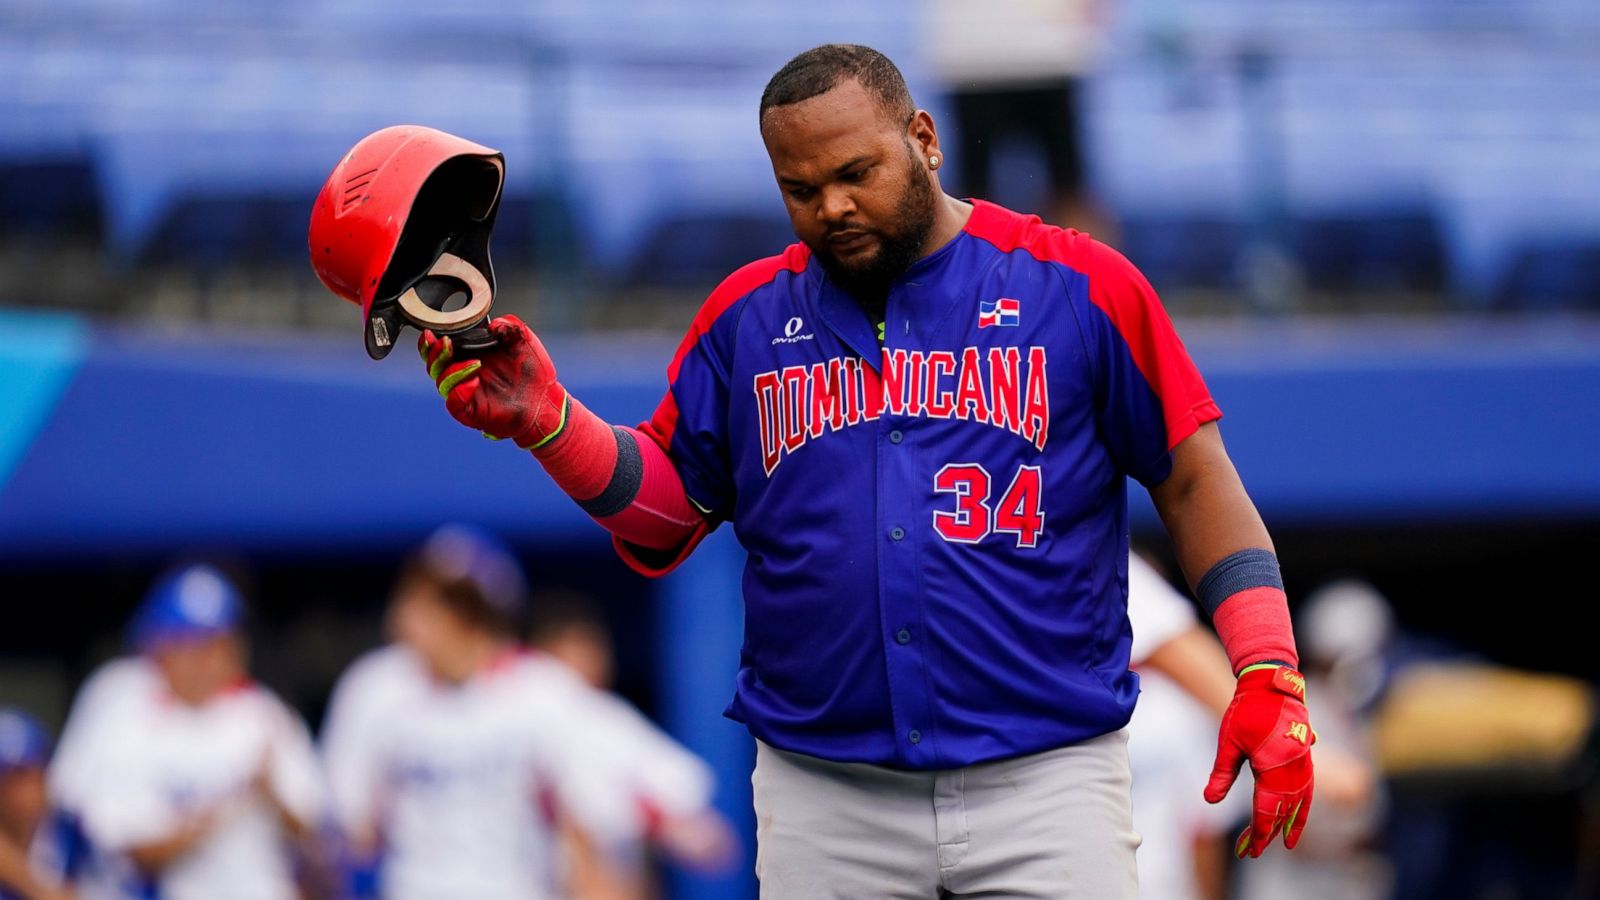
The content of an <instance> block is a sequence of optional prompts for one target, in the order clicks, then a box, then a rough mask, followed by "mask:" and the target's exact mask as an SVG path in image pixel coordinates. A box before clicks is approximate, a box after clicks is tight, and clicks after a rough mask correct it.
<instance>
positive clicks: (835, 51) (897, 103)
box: [760, 44, 917, 122]
mask: <svg viewBox="0 0 1600 900" xmlns="http://www.w3.org/2000/svg"><path fill="white" fill-rule="evenodd" d="M847 79H854V80H855V81H858V82H860V83H861V86H862V87H864V88H866V89H867V93H869V94H871V95H872V96H873V97H874V98H876V99H877V101H878V105H879V106H880V107H882V108H883V111H884V112H886V113H889V114H890V115H892V116H895V117H897V118H899V119H901V120H904V121H906V122H909V121H911V117H912V116H913V115H915V114H916V112H917V107H916V104H915V103H913V102H912V101H911V91H910V90H908V89H907V88H906V80H905V78H904V76H902V75H901V74H900V70H899V69H898V68H897V67H896V66H895V64H894V62H893V61H891V60H890V59H889V57H887V56H884V55H883V54H882V53H879V52H878V51H876V50H874V49H872V48H871V47H863V46H861V45H860V44H823V45H822V46H820V47H813V48H811V49H810V50H807V51H806V52H804V53H802V54H800V55H799V56H796V57H795V58H794V59H791V60H789V61H788V62H787V63H784V65H783V68H781V69H779V70H778V71H777V74H775V75H773V76H772V80H770V81H768V82H767V89H766V90H764V91H762V92H761V113H760V117H761V118H762V119H765V118H766V116H767V110H769V109H771V108H773V107H774V106H788V105H790V104H792V103H799V102H801V101H802V100H810V99H811V98H812V97H815V96H817V95H819V94H825V93H827V92H828V91H831V90H833V89H834V88H835V87H837V86H838V85H839V82H841V81H845V80H847Z"/></svg>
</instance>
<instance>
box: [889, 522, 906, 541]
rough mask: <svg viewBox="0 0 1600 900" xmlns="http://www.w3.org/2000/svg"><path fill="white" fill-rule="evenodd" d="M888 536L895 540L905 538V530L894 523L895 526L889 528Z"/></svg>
mask: <svg viewBox="0 0 1600 900" xmlns="http://www.w3.org/2000/svg"><path fill="white" fill-rule="evenodd" d="M889 537H892V538H894V539H895V540H897V541H901V540H905V537H906V530H905V529H904V528H901V527H900V526H899V525H896V526H895V527H893V528H891V529H889Z"/></svg>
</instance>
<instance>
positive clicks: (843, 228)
mask: <svg viewBox="0 0 1600 900" xmlns="http://www.w3.org/2000/svg"><path fill="white" fill-rule="evenodd" d="M841 234H852V235H853V234H870V235H872V236H873V237H883V232H881V231H879V230H878V229H876V228H869V227H867V226H865V225H860V224H857V223H854V222H846V223H845V224H843V225H836V226H834V227H832V228H829V229H828V230H827V231H825V232H823V233H822V239H823V240H824V241H831V240H833V239H834V238H836V237H838V236H839V235H841Z"/></svg>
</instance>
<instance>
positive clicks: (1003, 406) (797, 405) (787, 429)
mask: <svg viewBox="0 0 1600 900" xmlns="http://www.w3.org/2000/svg"><path fill="white" fill-rule="evenodd" d="M1024 353H1026V356H1024ZM1045 362H1046V359H1045V350H1044V348H1043V347H1028V348H1025V349H1024V348H1021V347H991V348H989V350H988V351H987V353H985V351H984V350H982V349H980V348H978V347H967V348H965V349H963V350H961V351H960V352H959V354H958V353H957V352H955V351H950V350H931V351H926V352H924V351H921V350H905V349H894V350H890V349H888V348H884V351H883V368H882V374H881V375H880V374H879V373H878V372H877V371H875V370H874V369H873V368H872V367H871V366H868V365H864V364H863V363H862V361H861V360H859V359H857V358H855V357H844V358H840V357H835V358H833V359H830V360H827V361H825V362H819V363H814V364H812V365H809V366H787V367H785V368H782V369H776V370H773V371H771V372H762V373H761V374H759V375H757V376H756V377H755V394H756V413H757V416H758V417H759V418H760V423H759V424H760V430H761V462H762V465H763V466H765V467H766V470H767V474H768V475H771V474H772V471H773V470H774V469H776V468H777V467H778V463H779V462H781V461H782V460H783V457H784V456H785V455H786V454H790V453H793V452H794V451H796V450H798V449H800V447H801V446H803V445H804V444H805V443H806V441H809V440H812V439H813V438H819V437H822V436H823V435H824V434H827V433H829V432H833V431H838V430H839V429H841V428H848V427H850V426H852V425H859V424H861V423H862V422H872V421H875V420H877V418H878V417H879V416H882V415H895V416H901V415H906V416H922V417H926V418H934V419H961V420H965V421H969V422H981V423H986V424H989V425H993V426H995V427H997V428H1004V429H1006V430H1007V431H1010V432H1012V433H1013V434H1017V435H1020V436H1021V437H1022V438H1023V440H1026V441H1029V442H1031V443H1032V444H1033V445H1034V446H1035V447H1037V448H1039V449H1040V450H1043V449H1044V445H1045V441H1046V440H1048V439H1049V435H1050V388H1049V385H1048V383H1047V381H1046V380H1045Z"/></svg>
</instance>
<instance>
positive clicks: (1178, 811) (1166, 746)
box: [1128, 552, 1246, 900]
mask: <svg viewBox="0 0 1600 900" xmlns="http://www.w3.org/2000/svg"><path fill="white" fill-rule="evenodd" d="M1128 621H1129V623H1130V624H1131V625H1132V627H1133V645H1132V647H1131V649H1130V653H1129V659H1130V662H1131V663H1132V665H1133V667H1134V669H1135V670H1136V671H1137V672H1138V673H1139V705H1138V706H1137V707H1136V708H1135V709H1134V711H1133V719H1132V721H1131V722H1129V724H1128V761H1129V765H1130V767H1131V769H1132V772H1133V824H1134V828H1135V830H1137V831H1138V832H1139V837H1140V844H1139V893H1140V895H1141V896H1144V897H1159V898H1161V900H1199V898H1201V897H1217V896H1222V888H1223V885H1222V883H1221V879H1220V878H1218V877H1216V876H1218V875H1220V874H1221V873H1220V871H1219V872H1209V871H1207V872H1205V873H1204V874H1205V875H1206V876H1208V877H1206V878H1202V869H1201V867H1199V866H1197V865H1196V864H1197V862H1202V863H1203V862H1207V861H1209V857H1208V856H1206V855H1204V853H1203V850H1202V848H1204V849H1210V848H1211V838H1212V836H1214V835H1216V834H1218V833H1219V832H1221V831H1222V829H1224V828H1226V827H1227V826H1228V824H1230V823H1231V822H1234V821H1237V820H1238V819H1239V818H1241V817H1242V816H1243V815H1244V814H1245V812H1246V810H1245V809H1244V808H1243V807H1242V806H1240V805H1239V804H1238V803H1237V802H1236V801H1238V800H1240V799H1242V798H1240V797H1239V796H1238V795H1237V794H1235V795H1232V796H1230V797H1228V798H1227V801H1225V802H1224V803H1223V804H1221V805H1219V806H1209V805H1207V804H1206V803H1205V802H1204V800H1203V799H1202V798H1201V796H1200V793H1199V792H1198V791H1195V790H1194V785H1195V784H1197V783H1199V782H1200V781H1203V780H1204V779H1205V777H1206V772H1207V771H1208V769H1209V768H1210V766H1211V758H1210V754H1209V752H1208V747H1207V746H1206V744H1207V743H1208V741H1209V737H1210V734H1211V733H1212V732H1213V731H1214V730H1215V729H1216V725H1217V715H1218V714H1220V713H1221V712H1223V711H1224V710H1225V709H1226V708H1227V705H1228V702H1229V701H1230V699H1231V698H1232V694H1233V684H1232V681H1233V677H1232V674H1231V673H1230V672H1229V671H1228V659H1227V657H1226V656H1225V655H1224V654H1223V650H1222V647H1221V646H1220V645H1219V644H1218V643H1217V640H1216V638H1215V637H1213V636H1212V635H1211V634H1210V633H1209V632H1208V631H1206V630H1204V629H1203V627H1202V626H1201V625H1200V623H1199V622H1198V621H1197V620H1196V617H1195V614H1194V611H1193V608H1192V606H1191V604H1190V603H1189V601H1188V600H1187V599H1186V598H1185V597H1183V595H1181V594H1179V593H1178V592H1177V591H1176V590H1175V589H1173V587H1172V585H1170V584H1168V583H1167V580H1166V579H1165V578H1164V577H1162V575H1161V574H1160V573H1159V572H1157V571H1156V570H1155V568H1153V567H1152V566H1151V565H1150V564H1149V563H1147V562H1145V560H1144V559H1142V558H1141V557H1140V556H1139V554H1138V553H1137V552H1135V553H1134V554H1132V555H1131V556H1130V557H1129V559H1128ZM1217 862H1218V863H1220V862H1221V860H1220V858H1218V860H1217ZM1219 868H1220V866H1219Z"/></svg>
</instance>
